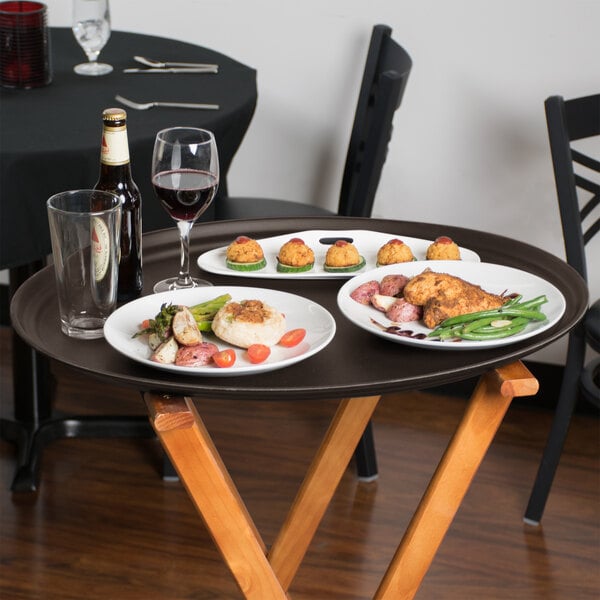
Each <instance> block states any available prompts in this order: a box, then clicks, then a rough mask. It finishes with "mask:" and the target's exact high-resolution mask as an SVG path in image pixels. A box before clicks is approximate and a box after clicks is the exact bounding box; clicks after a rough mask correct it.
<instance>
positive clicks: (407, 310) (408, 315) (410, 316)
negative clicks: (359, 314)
mask: <svg viewBox="0 0 600 600" xmlns="http://www.w3.org/2000/svg"><path fill="white" fill-rule="evenodd" d="M385 316H386V317H387V318H388V319H389V320H390V321H394V322H395V323H408V322H409V321H417V320H419V319H420V318H421V317H422V316H423V307H422V306H417V305H415V304H411V303H410V302H407V301H406V300H405V299H404V298H396V301H395V302H394V303H393V304H392V305H391V306H390V307H389V308H388V309H387V311H386V313H385Z"/></svg>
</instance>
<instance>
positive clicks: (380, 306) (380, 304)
mask: <svg viewBox="0 0 600 600" xmlns="http://www.w3.org/2000/svg"><path fill="white" fill-rule="evenodd" d="M396 300H398V298H396V297H395V296H384V295H383V294H373V295H372V296H371V305H372V306H373V307H374V308H376V309H377V310H380V311H381V312H387V311H388V310H389V308H390V307H391V306H392V305H393V304H394V302H396Z"/></svg>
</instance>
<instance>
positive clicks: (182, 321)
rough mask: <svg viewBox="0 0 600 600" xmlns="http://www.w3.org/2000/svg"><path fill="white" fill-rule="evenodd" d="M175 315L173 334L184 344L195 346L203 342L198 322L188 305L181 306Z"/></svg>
mask: <svg viewBox="0 0 600 600" xmlns="http://www.w3.org/2000/svg"><path fill="white" fill-rule="evenodd" d="M179 308H180V310H179V311H177V312H176V313H175V316H174V317H173V323H172V325H171V327H172V328H173V335H174V336H175V339H176V340H177V341H178V342H179V343H180V344H181V345H182V346H195V345H196V344H199V343H200V342H202V334H201V333H200V330H199V329H198V325H197V324H196V319H194V315H193V314H192V312H191V311H190V309H189V308H188V307H187V306H180V307H179Z"/></svg>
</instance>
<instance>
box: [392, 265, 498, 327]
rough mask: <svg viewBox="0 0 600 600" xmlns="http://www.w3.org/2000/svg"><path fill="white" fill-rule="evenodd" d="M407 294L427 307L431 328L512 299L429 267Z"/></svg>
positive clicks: (425, 315) (406, 288) (408, 286)
mask: <svg viewBox="0 0 600 600" xmlns="http://www.w3.org/2000/svg"><path fill="white" fill-rule="evenodd" d="M403 294H404V298H405V299H406V300H407V301H408V302H410V303H411V304H416V305H417V306H422V307H423V323H424V324H425V326H426V327H429V328H430V329H434V328H435V327H437V326H438V325H439V324H440V323H441V322H442V321H444V320H445V319H448V318H450V317H456V316H458V315H466V314H468V313H473V312H478V311H480V310H489V309H493V308H499V307H500V306H502V305H503V304H504V303H505V302H506V301H507V300H508V298H505V297H503V296H498V295H496V294H490V293H489V292H486V291H485V290H482V289H481V287H479V286H478V285H474V284H472V283H469V282H468V281H465V280H464V279H461V278H460V277H455V276H454V275H448V274H447V273H435V272H434V271H429V270H426V271H423V273H421V274H420V275H416V276H415V277H413V278H412V279H411V280H410V281H409V282H408V283H407V284H406V285H405V286H404V291H403Z"/></svg>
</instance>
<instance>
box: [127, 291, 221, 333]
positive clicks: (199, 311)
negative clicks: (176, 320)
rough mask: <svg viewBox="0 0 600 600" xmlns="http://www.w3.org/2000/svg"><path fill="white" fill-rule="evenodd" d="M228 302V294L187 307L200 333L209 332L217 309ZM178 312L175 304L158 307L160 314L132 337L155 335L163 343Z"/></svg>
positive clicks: (177, 306)
mask: <svg viewBox="0 0 600 600" xmlns="http://www.w3.org/2000/svg"><path fill="white" fill-rule="evenodd" d="M229 300H231V296H230V295H229V294H223V295H221V296H217V297H216V298H213V299H212V300H207V301H206V302H201V303H200V304H195V305H194V306H189V307H188V308H189V310H190V311H191V313H192V314H193V315H194V319H195V321H196V324H197V325H198V329H200V331H210V329H211V325H212V320H213V318H214V316H215V315H216V314H217V312H218V311H219V309H221V308H222V307H223V306H224V305H225V304H226V303H227V302H229ZM179 310H180V307H179V305H177V304H167V303H165V304H163V305H162V306H161V307H160V312H159V313H158V314H157V315H156V316H155V317H154V319H150V320H149V322H148V326H147V327H144V328H143V329H140V331H138V332H136V333H134V334H133V337H134V338H135V337H138V336H139V335H151V334H155V335H157V336H158V337H159V339H160V340H161V341H165V340H166V339H167V338H168V337H169V335H170V334H171V323H172V322H173V316H174V315H175V313H177V312H178V311H179Z"/></svg>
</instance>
